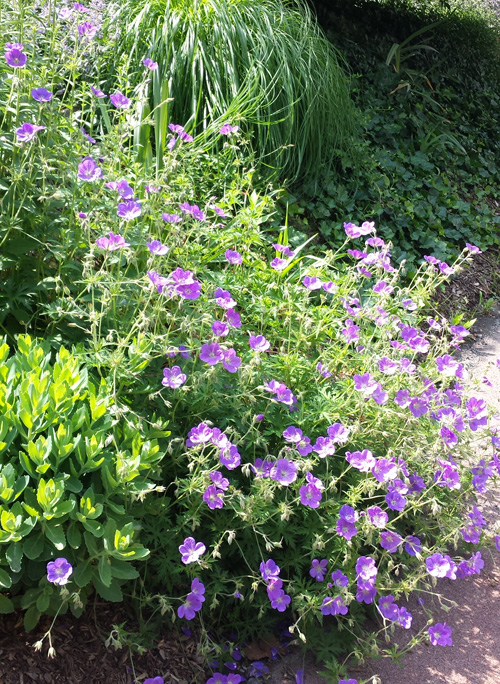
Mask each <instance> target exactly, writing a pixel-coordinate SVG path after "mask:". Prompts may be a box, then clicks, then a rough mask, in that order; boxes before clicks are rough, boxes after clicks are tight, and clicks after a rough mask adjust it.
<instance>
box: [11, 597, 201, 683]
mask: <svg viewBox="0 0 500 684" xmlns="http://www.w3.org/2000/svg"><path fill="white" fill-rule="evenodd" d="M51 622H52V618H48V617H46V616H44V618H43V619H42V621H41V623H40V625H39V626H38V627H37V628H36V629H35V630H33V631H32V632H25V630H24V628H23V616H22V614H19V613H14V614H12V615H4V616H2V618H1V620H0V683H1V684H31V683H32V682H39V683H42V682H43V683H45V684H83V683H85V684H103V683H104V682H106V684H135V681H137V682H142V681H144V679H146V678H148V677H158V676H161V677H163V678H164V680H165V682H168V683H169V684H170V683H172V684H194V682H197V681H203V682H204V681H206V677H205V676H204V672H205V668H204V667H203V664H202V662H203V661H202V659H201V658H200V657H199V656H198V655H197V653H196V649H197V644H196V640H195V638H192V637H187V636H186V635H184V634H183V633H182V632H181V633H178V632H177V631H173V630H172V631H170V633H166V634H162V635H160V636H159V637H158V639H157V642H156V643H155V644H154V645H153V646H152V647H150V648H148V649H147V650H145V653H143V654H137V653H132V652H131V648H129V647H128V646H126V645H125V646H123V647H122V648H114V647H113V645H112V640H111V643H110V645H109V647H106V645H105V642H106V640H107V639H108V638H109V636H110V634H113V629H114V626H115V625H123V624H124V629H125V630H126V631H127V632H128V633H129V634H131V640H132V641H133V640H134V639H133V633H134V632H138V625H137V624H134V621H133V620H131V619H130V618H129V616H127V614H126V611H125V608H124V607H123V606H120V605H117V604H110V603H104V602H102V603H97V604H96V605H95V606H91V607H89V608H88V609H87V611H86V612H85V613H84V615H83V616H82V617H81V618H79V619H76V618H74V617H73V616H72V615H63V616H60V617H58V618H57V620H56V622H55V625H54V627H53V629H52V645H53V647H54V648H55V650H56V655H55V657H54V658H49V657H48V649H49V644H48V639H45V640H44V642H43V646H42V649H41V650H36V649H35V648H34V644H35V643H36V642H37V641H38V640H39V639H41V638H42V637H43V635H44V634H45V632H46V631H47V630H48V629H49V627H50V624H51ZM132 650H135V649H132ZM134 672H135V680H134Z"/></svg>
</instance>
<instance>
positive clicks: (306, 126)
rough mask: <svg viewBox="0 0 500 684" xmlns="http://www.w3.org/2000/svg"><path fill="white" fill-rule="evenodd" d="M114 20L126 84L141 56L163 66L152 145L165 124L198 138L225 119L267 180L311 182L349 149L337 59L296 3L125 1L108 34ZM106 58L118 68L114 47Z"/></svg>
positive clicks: (156, 79)
mask: <svg viewBox="0 0 500 684" xmlns="http://www.w3.org/2000/svg"><path fill="white" fill-rule="evenodd" d="M117 25H118V26H120V27H121V31H120V34H119V37H118V41H117V44H116V49H117V50H118V54H119V55H122V63H123V71H124V73H125V74H126V77H127V78H128V79H129V83H130V85H131V86H133V85H135V84H136V83H137V82H138V80H139V79H140V72H138V70H137V65H138V64H139V62H140V60H141V58H143V57H149V58H152V59H153V60H155V61H156V62H157V63H158V65H159V66H158V69H157V70H156V71H155V72H154V74H153V77H152V81H153V85H152V89H151V91H150V93H149V104H148V105H147V107H148V109H147V111H148V112H149V111H151V112H154V115H155V122H156V123H155V126H156V128H155V144H156V147H157V148H158V146H160V147H162V146H163V147H164V146H165V144H166V139H165V138H164V137H163V138H162V137H161V135H160V131H161V130H163V131H165V130H166V123H167V122H168V123H171V122H183V123H184V124H185V125H186V128H187V130H188V131H189V132H190V133H192V134H193V135H195V136H197V135H200V136H203V134H204V132H205V131H206V130H207V128H208V129H209V130H210V128H211V127H213V125H214V122H220V123H221V124H222V123H224V122H225V121H230V122H231V123H233V124H235V123H236V124H240V125H241V126H242V128H243V130H244V132H245V134H246V135H248V137H249V138H250V142H251V145H252V149H253V150H254V151H255V155H256V161H257V164H258V171H259V173H260V174H261V175H262V176H263V177H264V178H273V179H279V180H280V181H281V182H284V181H288V182H293V181H297V180H299V179H303V178H316V177H317V175H318V173H319V172H320V170H321V169H322V168H323V167H324V168H327V169H332V166H333V164H334V162H336V161H338V160H339V159H342V158H343V157H346V158H349V157H350V156H351V155H352V149H353V141H354V137H355V129H356V116H355V112H354V109H353V107H352V104H351V102H350V98H349V92H348V82H347V77H346V75H345V73H344V71H343V63H342V60H341V58H340V57H339V55H338V53H337V51H336V50H335V49H334V47H333V46H332V45H331V44H330V43H329V42H328V41H327V40H326V39H325V37H324V35H323V34H322V32H321V30H320V29H319V28H318V26H317V24H316V23H315V22H314V21H313V19H312V17H311V14H310V12H309V10H308V9H307V7H306V6H305V5H304V4H303V3H302V2H301V0H294V1H293V2H292V1H288V2H283V1H282V0H263V1H262V2H259V3H257V4H256V3H254V2H251V1H250V0H231V1H229V0H196V1H195V2H185V1H184V0H127V1H126V2H123V3H119V4H118V5H117V6H116V7H114V6H113V11H112V12H111V14H110V25H109V31H110V32H111V33H114V32H115V31H116V26H117ZM110 57H111V60H112V63H111V64H108V71H110V70H111V71H112V70H113V68H115V67H116V64H117V61H116V52H113V53H112V54H111V55H110ZM121 73H122V72H121V71H118V78H120V74H121ZM115 80H116V77H115ZM167 98H168V99H169V102H168V103H167V104H166V105H162V104H161V102H162V101H165V100H166V99H167ZM160 119H161V120H163V121H164V122H165V123H162V122H161V121H160ZM219 127H220V126H219ZM210 144H211V145H213V144H214V141H213V140H212V141H210ZM163 147H162V149H163Z"/></svg>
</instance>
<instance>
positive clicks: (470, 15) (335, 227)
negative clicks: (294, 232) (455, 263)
mask: <svg viewBox="0 0 500 684" xmlns="http://www.w3.org/2000/svg"><path fill="white" fill-rule="evenodd" d="M322 7H323V6H322V5H321V3H319V2H318V3H317V8H318V12H319V19H320V21H322V23H323V25H324V28H325V30H326V31H327V34H328V36H329V37H330V39H331V40H332V41H333V42H334V44H335V45H336V46H337V47H338V48H339V49H340V50H341V51H342V53H343V54H344V56H345V58H346V60H347V61H348V63H349V66H350V67H351V70H352V71H353V72H354V74H356V76H355V81H354V82H355V87H354V92H353V96H354V100H355V102H356V104H357V106H358V108H359V109H361V110H362V111H363V138H362V139H363V142H362V143H361V146H360V148H359V159H361V160H362V161H360V163H359V164H358V165H357V166H356V167H354V168H351V167H348V168H346V170H345V173H344V174H343V176H342V178H341V179H339V178H338V177H333V176H329V175H328V174H325V175H324V176H323V178H322V182H321V183H320V184H319V185H316V186H313V187H310V188H309V189H308V188H307V187H306V188H301V189H300V192H299V191H298V190H297V189H296V190H295V191H294V192H293V193H291V194H290V195H289V197H288V198H287V201H288V204H289V213H290V216H291V217H292V223H293V225H294V226H296V227H297V228H299V229H301V230H306V231H307V232H309V233H310V232H312V231H316V230H317V231H319V232H320V233H321V234H322V236H323V238H324V240H325V241H326V242H327V244H331V245H336V244H338V242H339V241H340V240H341V239H342V221H344V220H345V219H346V218H351V219H355V217H356V216H359V215H363V216H366V217H370V218H372V219H374V220H376V221H377V225H378V229H379V231H380V233H381V235H382V236H383V237H385V238H386V239H390V240H392V241H393V242H394V245H395V254H396V257H397V258H398V260H401V259H406V260H407V263H408V266H409V268H410V271H411V270H415V269H416V267H417V266H416V265H417V263H418V261H419V259H420V258H421V256H422V255H423V254H424V253H425V252H426V251H428V250H429V249H430V248H431V247H432V249H433V250H434V251H435V253H436V254H437V256H439V258H441V259H446V258H448V257H450V256H451V255H454V254H457V253H458V251H459V250H460V247H461V244H462V243H463V240H464V239H466V240H470V241H473V242H475V243H477V244H479V245H481V246H482V247H483V248H486V247H488V246H491V245H493V244H497V243H498V223H499V217H498V216H497V214H498V209H497V207H498V201H499V197H498V191H497V188H498V181H499V168H500V167H499V158H500V149H499V145H498V138H497V136H496V134H495V130H496V128H497V124H498V112H499V107H498V104H499V102H498V88H497V83H498V71H499V64H500V62H499V59H498V49H497V45H498V28H497V26H498V21H497V20H494V19H492V15H491V14H485V13H484V12H482V11H480V10H479V9H478V8H477V6H476V5H474V4H473V3H460V7H459V6H458V3H453V8H452V10H446V9H444V8H443V7H442V6H441V5H440V4H439V3H414V2H405V3H392V2H385V1H384V2H369V1H366V2H360V3H329V4H328V6H325V7H324V10H323V9H322ZM398 50H399V51H401V50H403V53H402V55H401V54H400V57H402V58H401V59H399V61H398V54H399V53H398ZM495 122H496V123H495Z"/></svg>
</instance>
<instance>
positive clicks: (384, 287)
mask: <svg viewBox="0 0 500 684" xmlns="http://www.w3.org/2000/svg"><path fill="white" fill-rule="evenodd" d="M372 290H373V291H374V292H376V293H377V294H392V293H393V292H394V288H393V287H392V285H389V284H388V283H386V281H385V280H380V281H379V282H378V283H375V285H374V286H373V288H372Z"/></svg>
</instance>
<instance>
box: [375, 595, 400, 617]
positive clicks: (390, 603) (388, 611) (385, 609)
mask: <svg viewBox="0 0 500 684" xmlns="http://www.w3.org/2000/svg"><path fill="white" fill-rule="evenodd" d="M378 607H379V610H380V612H381V613H382V615H383V616H384V617H385V618H387V619H388V620H397V619H398V615H399V608H398V607H397V605H396V604H395V603H394V596H393V595H392V594H389V595H388V596H381V597H380V598H379V601H378Z"/></svg>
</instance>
